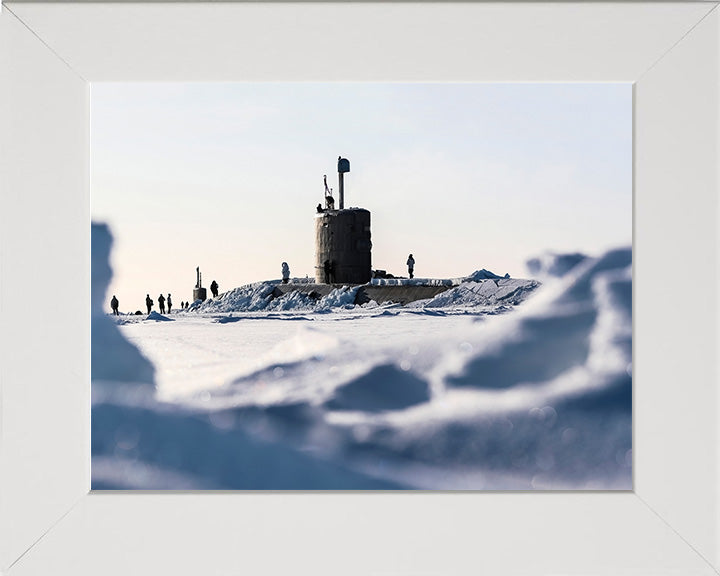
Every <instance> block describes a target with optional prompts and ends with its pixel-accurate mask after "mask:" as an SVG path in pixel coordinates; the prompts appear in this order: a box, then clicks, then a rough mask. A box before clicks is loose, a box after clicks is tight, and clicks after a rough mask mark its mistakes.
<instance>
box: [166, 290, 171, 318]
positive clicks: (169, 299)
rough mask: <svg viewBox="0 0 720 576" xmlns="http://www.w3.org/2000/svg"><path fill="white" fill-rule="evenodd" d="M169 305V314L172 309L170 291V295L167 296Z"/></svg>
mask: <svg viewBox="0 0 720 576" xmlns="http://www.w3.org/2000/svg"><path fill="white" fill-rule="evenodd" d="M167 305H168V314H170V311H171V310H172V298H171V297H170V293H169V292H168V297H167Z"/></svg>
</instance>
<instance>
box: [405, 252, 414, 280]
mask: <svg viewBox="0 0 720 576" xmlns="http://www.w3.org/2000/svg"><path fill="white" fill-rule="evenodd" d="M407 267H408V274H410V278H412V277H413V272H414V270H415V258H413V255H412V254H410V256H408V259H407Z"/></svg>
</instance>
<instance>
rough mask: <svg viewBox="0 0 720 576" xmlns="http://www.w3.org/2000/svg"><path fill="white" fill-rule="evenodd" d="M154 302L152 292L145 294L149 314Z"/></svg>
mask: <svg viewBox="0 0 720 576" xmlns="http://www.w3.org/2000/svg"><path fill="white" fill-rule="evenodd" d="M153 304H154V302H153V301H152V298H150V294H148V295H147V296H145V306H147V309H148V314H150V312H151V311H152V307H153Z"/></svg>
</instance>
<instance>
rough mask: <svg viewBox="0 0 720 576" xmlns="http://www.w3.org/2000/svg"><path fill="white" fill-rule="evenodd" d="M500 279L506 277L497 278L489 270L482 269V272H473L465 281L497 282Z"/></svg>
mask: <svg viewBox="0 0 720 576" xmlns="http://www.w3.org/2000/svg"><path fill="white" fill-rule="evenodd" d="M500 278H507V276H498V275H497V274H495V273H494V272H490V270H485V268H483V269H482V270H475V272H473V273H472V274H470V275H469V276H467V277H466V278H465V280H467V281H470V282H477V281H479V280H499V279H500Z"/></svg>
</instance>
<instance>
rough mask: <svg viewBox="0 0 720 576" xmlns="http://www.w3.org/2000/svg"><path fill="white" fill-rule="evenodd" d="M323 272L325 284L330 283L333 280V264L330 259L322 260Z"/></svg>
mask: <svg viewBox="0 0 720 576" xmlns="http://www.w3.org/2000/svg"><path fill="white" fill-rule="evenodd" d="M323 272H324V273H325V284H332V283H333V282H334V281H335V264H334V263H333V261H332V260H325V262H323Z"/></svg>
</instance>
